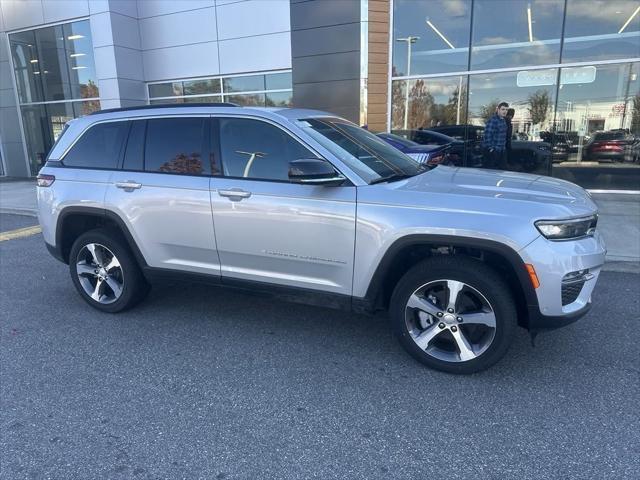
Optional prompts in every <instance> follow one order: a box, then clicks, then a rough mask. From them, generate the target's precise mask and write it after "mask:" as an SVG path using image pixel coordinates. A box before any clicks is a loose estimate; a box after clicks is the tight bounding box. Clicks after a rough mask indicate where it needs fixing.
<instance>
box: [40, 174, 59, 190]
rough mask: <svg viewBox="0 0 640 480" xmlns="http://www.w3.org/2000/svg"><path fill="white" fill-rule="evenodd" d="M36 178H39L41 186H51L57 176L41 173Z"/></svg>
mask: <svg viewBox="0 0 640 480" xmlns="http://www.w3.org/2000/svg"><path fill="white" fill-rule="evenodd" d="M36 179H37V180H38V186H39V187H50V186H51V185H52V184H53V182H55V181H56V177H55V176H54V175H46V174H44V173H41V174H39V175H38V176H37V177H36Z"/></svg>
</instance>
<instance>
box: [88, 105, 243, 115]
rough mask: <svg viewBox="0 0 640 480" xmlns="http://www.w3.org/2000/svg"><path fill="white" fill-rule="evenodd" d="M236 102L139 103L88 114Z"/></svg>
mask: <svg viewBox="0 0 640 480" xmlns="http://www.w3.org/2000/svg"><path fill="white" fill-rule="evenodd" d="M239 106H240V105H238V104H237V103H231V102H219V103H161V104H154V105H139V106H137V107H121V108H107V109H105V110H98V111H96V112H92V113H90V115H97V114H99V113H113V112H128V111H131V110H154V109H157V108H180V107H182V108H185V107H186V108H189V107H239Z"/></svg>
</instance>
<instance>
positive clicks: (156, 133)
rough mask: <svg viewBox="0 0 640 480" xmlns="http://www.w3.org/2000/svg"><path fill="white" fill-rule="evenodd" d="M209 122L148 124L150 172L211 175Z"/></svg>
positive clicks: (183, 120)
mask: <svg viewBox="0 0 640 480" xmlns="http://www.w3.org/2000/svg"><path fill="white" fill-rule="evenodd" d="M207 120H208V119H207V118H205V117H180V118H178V117H173V118H157V119H152V120H148V121H147V135H146V142H145V149H144V169H145V171H147V172H160V173H177V174H183V175H211V162H210V159H209V147H208V132H207V128H206V126H207Z"/></svg>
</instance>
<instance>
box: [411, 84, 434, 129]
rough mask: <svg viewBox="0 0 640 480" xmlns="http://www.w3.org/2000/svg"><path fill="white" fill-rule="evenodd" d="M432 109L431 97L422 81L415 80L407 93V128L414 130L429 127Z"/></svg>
mask: <svg viewBox="0 0 640 480" xmlns="http://www.w3.org/2000/svg"><path fill="white" fill-rule="evenodd" d="M432 108H433V95H431V93H429V90H427V86H426V85H425V83H424V80H416V81H415V83H414V84H413V87H412V88H411V90H410V91H409V121H408V128H409V129H410V130H415V129H418V128H428V127H430V126H431V125H430V122H429V120H430V119H431V110H432Z"/></svg>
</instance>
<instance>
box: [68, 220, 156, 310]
mask: <svg viewBox="0 0 640 480" xmlns="http://www.w3.org/2000/svg"><path fill="white" fill-rule="evenodd" d="M69 270H70V273H71V278H72V280H73V284H74V285H75V287H76V289H77V290H78V293H80V296H81V297H82V298H83V299H84V300H85V301H86V302H87V303H88V304H89V305H91V306H92V307H94V308H96V309H98V310H101V311H103V312H109V313H115V312H120V311H123V310H126V309H128V308H131V307H133V306H134V305H135V304H136V303H138V302H139V301H140V300H142V299H143V298H144V296H145V295H146V294H147V292H148V291H149V284H148V283H147V282H146V280H145V278H144V276H143V275H142V272H141V271H140V268H139V267H138V264H137V262H136V261H135V259H134V258H133V255H132V254H131V252H130V250H129V248H128V246H127V245H126V243H125V241H124V239H123V238H122V236H121V235H120V233H119V232H117V231H115V230H109V229H97V230H92V231H90V232H87V233H84V234H82V235H81V236H80V237H78V238H77V240H76V241H75V242H74V244H73V246H72V247H71V253H70V255H69Z"/></svg>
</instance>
